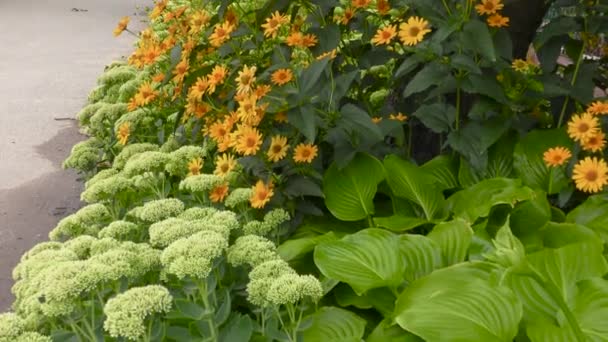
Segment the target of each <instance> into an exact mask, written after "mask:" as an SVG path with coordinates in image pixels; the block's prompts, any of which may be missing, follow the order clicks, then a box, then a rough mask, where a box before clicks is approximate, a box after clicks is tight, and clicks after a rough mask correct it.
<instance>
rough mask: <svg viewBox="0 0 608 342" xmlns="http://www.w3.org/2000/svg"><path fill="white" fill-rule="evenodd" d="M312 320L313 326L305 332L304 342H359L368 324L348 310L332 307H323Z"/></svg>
mask: <svg viewBox="0 0 608 342" xmlns="http://www.w3.org/2000/svg"><path fill="white" fill-rule="evenodd" d="M310 318H312V325H311V326H310V328H308V329H306V330H304V332H303V338H304V342H309V341H310V342H315V341H339V342H350V341H353V342H359V341H361V339H362V338H363V334H364V333H365V324H366V323H367V322H366V321H365V320H364V319H363V318H361V317H359V316H357V315H355V314H354V313H352V312H350V311H348V310H343V309H340V308H336V307H332V306H325V307H322V308H321V309H319V310H317V312H315V313H314V314H313V315H312V316H310Z"/></svg>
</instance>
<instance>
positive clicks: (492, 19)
mask: <svg viewBox="0 0 608 342" xmlns="http://www.w3.org/2000/svg"><path fill="white" fill-rule="evenodd" d="M488 26H490V27H508V26H509V18H508V17H503V16H502V15H500V14H498V13H496V14H492V15H491V16H489V17H488Z"/></svg>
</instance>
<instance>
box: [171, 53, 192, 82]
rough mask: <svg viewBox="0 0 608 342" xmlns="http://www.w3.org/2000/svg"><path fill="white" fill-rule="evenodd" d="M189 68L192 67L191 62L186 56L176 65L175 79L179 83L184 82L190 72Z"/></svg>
mask: <svg viewBox="0 0 608 342" xmlns="http://www.w3.org/2000/svg"><path fill="white" fill-rule="evenodd" d="M188 69H190V63H189V62H188V60H187V59H185V58H184V59H182V60H181V61H180V62H179V63H177V65H176V66H175V69H174V70H173V75H175V76H174V77H173V80H175V82H178V83H180V82H183V81H184V78H185V77H186V75H187V74H188Z"/></svg>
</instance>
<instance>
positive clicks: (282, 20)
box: [262, 11, 289, 38]
mask: <svg viewBox="0 0 608 342" xmlns="http://www.w3.org/2000/svg"><path fill="white" fill-rule="evenodd" d="M288 22H289V17H288V16H282V15H281V13H279V11H276V12H274V13H273V14H272V15H271V16H270V18H266V23H264V24H262V28H263V29H264V37H272V38H276V37H277V35H278V33H279V29H280V28H281V26H282V25H283V24H286V23H288Z"/></svg>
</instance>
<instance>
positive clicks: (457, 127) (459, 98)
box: [456, 86, 462, 132]
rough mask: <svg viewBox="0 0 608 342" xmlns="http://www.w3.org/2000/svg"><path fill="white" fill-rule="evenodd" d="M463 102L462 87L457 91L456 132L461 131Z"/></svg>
mask: <svg viewBox="0 0 608 342" xmlns="http://www.w3.org/2000/svg"><path fill="white" fill-rule="evenodd" d="M461 102H462V94H461V90H460V86H458V88H457V89H456V131H457V132H458V130H459V129H460V103H461Z"/></svg>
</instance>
